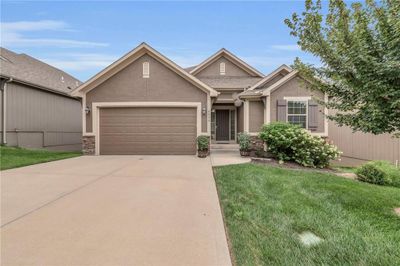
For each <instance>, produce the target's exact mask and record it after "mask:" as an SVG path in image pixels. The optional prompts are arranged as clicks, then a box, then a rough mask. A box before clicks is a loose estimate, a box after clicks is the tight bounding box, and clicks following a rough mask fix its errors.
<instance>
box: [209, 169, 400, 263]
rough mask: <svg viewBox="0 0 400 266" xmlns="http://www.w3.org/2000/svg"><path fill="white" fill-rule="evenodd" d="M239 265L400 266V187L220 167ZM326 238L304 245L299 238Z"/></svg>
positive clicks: (317, 175) (221, 188) (221, 189)
mask: <svg viewBox="0 0 400 266" xmlns="http://www.w3.org/2000/svg"><path fill="white" fill-rule="evenodd" d="M215 179H216V183H217V188H218V193H219V196H220V202H221V205H222V208H223V212H224V219H225V223H226V226H227V230H228V235H229V239H230V242H231V248H232V252H233V257H234V261H235V262H236V264H237V265H399V264H400V217H398V216H396V214H395V213H394V211H393V208H395V207H400V189H399V188H392V187H382V186H376V185H371V184H366V183H362V182H358V181H354V180H349V179H345V178H340V177H337V176H335V175H332V174H327V173H316V172H308V171H296V170H288V169H281V168H276V167H268V166H263V165H254V164H241V165H232V166H223V167H217V168H215ZM304 231H311V232H313V233H314V234H316V235H317V236H319V237H321V238H322V239H323V242H321V243H320V244H319V245H316V246H312V247H305V246H303V245H302V244H301V243H300V242H299V240H298V233H301V232H304Z"/></svg>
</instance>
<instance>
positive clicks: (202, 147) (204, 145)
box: [197, 136, 210, 151]
mask: <svg viewBox="0 0 400 266" xmlns="http://www.w3.org/2000/svg"><path fill="white" fill-rule="evenodd" d="M209 143H210V140H209V137H208V136H198V137H197V150H199V151H207V150H208V146H209Z"/></svg>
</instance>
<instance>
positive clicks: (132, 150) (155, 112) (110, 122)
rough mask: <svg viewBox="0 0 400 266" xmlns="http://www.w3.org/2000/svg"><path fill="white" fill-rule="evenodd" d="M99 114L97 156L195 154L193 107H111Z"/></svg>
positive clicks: (103, 109) (194, 114) (194, 110)
mask: <svg viewBox="0 0 400 266" xmlns="http://www.w3.org/2000/svg"><path fill="white" fill-rule="evenodd" d="M99 111H100V112H99V122H100V124H99V131H100V139H99V144H100V154H104V155H112V154H114V155H120V154H121V155H122V154H124V155H125V154H132V155H135V154H137V155H142V154H143V155H147V154H148V155H158V154H159V155H191V154H196V136H197V126H196V125H197V124H196V122H197V121H196V108H184V107H113V108H100V110H99Z"/></svg>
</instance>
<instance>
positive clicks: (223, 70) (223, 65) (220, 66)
mask: <svg viewBox="0 0 400 266" xmlns="http://www.w3.org/2000/svg"><path fill="white" fill-rule="evenodd" d="M219 74H220V75H225V63H224V62H222V63H220V64H219Z"/></svg>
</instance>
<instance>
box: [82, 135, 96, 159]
mask: <svg viewBox="0 0 400 266" xmlns="http://www.w3.org/2000/svg"><path fill="white" fill-rule="evenodd" d="M95 148H96V140H95V137H94V136H83V137H82V153H83V155H95Z"/></svg>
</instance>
